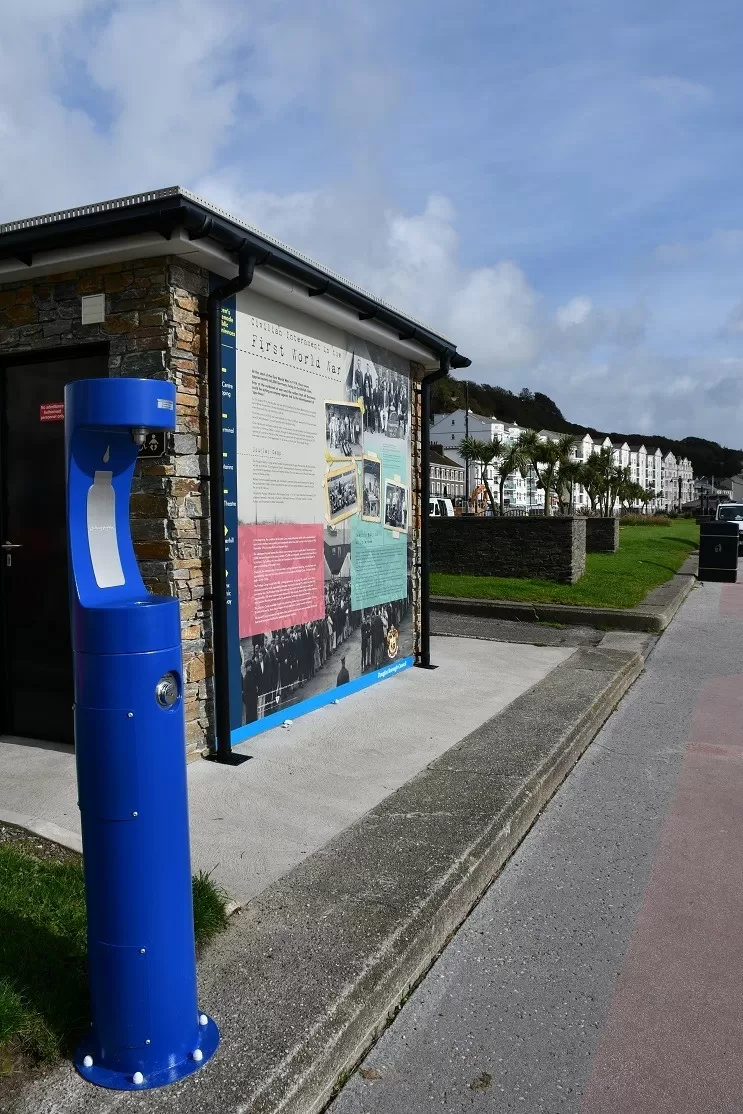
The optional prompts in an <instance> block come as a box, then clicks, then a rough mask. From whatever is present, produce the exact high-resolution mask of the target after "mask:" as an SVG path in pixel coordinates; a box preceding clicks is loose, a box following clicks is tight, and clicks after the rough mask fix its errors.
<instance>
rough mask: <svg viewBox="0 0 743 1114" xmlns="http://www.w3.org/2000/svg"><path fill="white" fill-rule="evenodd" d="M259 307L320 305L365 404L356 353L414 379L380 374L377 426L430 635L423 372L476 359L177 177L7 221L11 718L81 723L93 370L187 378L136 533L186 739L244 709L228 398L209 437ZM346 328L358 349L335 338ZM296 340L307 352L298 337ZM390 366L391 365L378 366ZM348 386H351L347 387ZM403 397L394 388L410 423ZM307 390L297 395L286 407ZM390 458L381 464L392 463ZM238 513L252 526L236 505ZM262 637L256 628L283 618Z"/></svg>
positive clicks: (204, 743)
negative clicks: (177, 642)
mask: <svg viewBox="0 0 743 1114" xmlns="http://www.w3.org/2000/svg"><path fill="white" fill-rule="evenodd" d="M236 276H237V277H240V278H242V280H245V279H246V278H247V282H245V281H243V286H244V287H245V289H244V291H243V292H242V293H236V290H235V288H234V287H233V289H232V290H231V291H230V294H229V295H227V294H225V292H224V288H223V285H222V287H220V284H224V282H225V280H228V281H229V280H236ZM234 286H235V287H237V286H239V283H238V282H237V281H235V284H234ZM220 290H221V293H220ZM210 295H211V299H210ZM218 296H219V299H220V300H219V301H218V300H217V299H218ZM230 298H231V299H232V300H231V301H230ZM240 299H243V301H241V300H240ZM251 299H252V300H251ZM210 304H211V310H212V313H214V311H215V308H216V314H217V316H216V320H217V321H219V320H220V317H219V312H220V305H221V308H222V318H221V321H222V329H221V337H217V336H215V333H219V330H214V329H212V335H210V330H209V310H210ZM236 305H237V311H236V310H235V306H236ZM256 305H260V306H262V307H264V312H265V315H266V316H267V317H269V318H271V319H272V320H271V322H269V323H268V325H266V328H268V329H270V330H273V331H274V332H275V333H280V332H281V331H282V330H283V333H284V334H286V336H287V337H290V336H291V337H294V338H295V339H294V341H292V344H295V346H296V344H299V342H300V341H302V337H301V336H299V334H298V333H296V330H295V331H294V332H293V331H292V330H293V329H294V328H295V327H294V326H293V325H292V322H293V320H294V318H293V317H292V314H294V315H295V317H296V319H297V320H298V321H300V322H305V323H306V332H307V336H305V337H304V340H303V341H302V343H304V345H305V348H308V347H312V346H313V345H314V346H316V347H317V348H318V351H320V348H321V346H322V345H325V347H326V348H327V349H328V351H330V349H331V348H332V346H333V345H335V348H333V351H334V352H336V353H337V355H338V357H339V361H340V363H342V362H343V360H344V359H345V361H346V362H345V364H343V368H344V371H343V374H344V375H345V374H346V371H345V369H346V368H347V367H348V368H349V370H348V373H347V374H348V378H347V380H346V394H345V396H343V397H344V399H345V400H349V399H351V400H356V401H350V402H347V403H346V404H347V405H348V406H354V405H355V406H357V407H358V408H359V412H361V411H362V410H363V404H362V399H361V396H360V393H359V392H360V391H361V390H362V389H363V383H362V381H361V375H362V372H361V371H360V370H358V369H359V367H361V365H363V363H364V360H363V359H361V357H360V356H359V353H363V354H364V356H365V357H368V359H367V364H368V367H369V368H371V371H370V372H367V374H368V375H369V379H370V382H371V381H379V382H381V377H383V376H387V377H388V378H389V376H392V375H393V374H394V375H397V376H398V379H399V377H400V375H402V377H403V379H404V380H405V382H406V383H409V390H408V389H407V388H406V389H403V388H402V387H400V386H399V385H398V387H397V388H396V392H397V393H396V394H394V395H393V394H392V393H390V394H389V395H387V394H382V393H381V387H380V397H381V398H383V399H384V402H383V405H384V407H385V408H386V410H385V413H384V415H383V418H384V430H383V431H382V428H381V426H382V419H381V418H379V417H378V418H377V420H378V421H379V423H380V429H379V436H382V432H383V433H384V434H385V435H387V434H390V435H392V433H393V432H394V434H395V435H396V436H398V438H402V437H405V438H407V441H406V442H405V443H408V442H409V443H410V454H411V455H410V477H409V484H408V487H409V489H410V490H409V497H408V495H407V494H406V487H405V484H404V483H403V482H402V481H400V482H399V483H398V487H396V488H395V490H394V491H393V495H394V496H395V497H396V498H397V500H398V503H399V501H400V500H403V502H404V501H405V499H406V498H409V509H408V511H406V516H407V513H409V553H410V554H412V556H409V563H410V570H409V574H408V579H409V584H410V593H411V596H412V605H413V613H414V617H415V618H414V623H413V626H414V631H415V644H414V647H413V652H414V653H418V652H419V651H420V645H419V638H420V618H419V616H420V608H421V598H420V585H419V567H420V531H421V514H420V508H421V496H422V495H424V494H425V490H424V486H425V485H424V479H423V472H422V468H421V464H422V459H421V458H422V456H423V455H424V454H425V448H424V447H423V446H422V443H421V436H420V430H421V421H422V412H421V408H422V406H423V405H424V404H425V397H426V395H427V393H428V392H427V390H425V389H423V384H424V383H425V382H426V381H427V380H429V379H431V378H435V377H436V376H437V375H439V374H441V373H442V369H443V368H445V367H447V366H452V367H457V366H467V364H468V362H469V361H467V360H466V359H465V358H464V357H462V356H459V355H458V354H457V352H456V349H455V347H454V345H453V344H451V342H449V341H448V340H446V338H444V337H441V336H440V335H438V334H437V333H434V332H433V331H431V330H430V329H428V328H427V327H426V326H424V325H422V324H421V323H419V322H417V321H415V320H413V319H411V318H410V317H407V316H405V315H404V314H402V313H400V312H398V311H397V310H395V309H394V308H393V307H391V306H390V305H388V304H387V303H386V302H384V301H383V300H381V299H379V298H376V297H374V296H373V295H371V294H368V293H367V292H366V291H364V290H362V289H361V288H359V287H357V286H355V285H354V284H353V283H350V282H348V281H346V280H344V279H343V278H341V277H340V276H338V275H336V274H335V273H334V272H332V271H329V270H327V269H325V268H323V267H321V266H319V265H317V264H315V263H313V262H312V261H311V260H309V259H307V258H306V257H304V256H302V255H300V254H298V253H296V252H293V251H291V249H289V248H287V247H286V246H285V245H283V244H281V243H280V242H278V241H276V240H274V239H272V238H271V237H270V236H267V235H265V234H263V233H261V232H259V231H258V230H256V229H254V228H252V227H251V226H249V225H247V224H244V223H242V222H241V221H239V220H236V219H235V218H233V217H231V216H230V215H229V214H227V213H224V212H223V211H221V210H219V209H216V208H215V207H213V206H211V205H209V204H208V203H207V202H205V201H203V200H202V199H200V198H198V197H196V196H194V195H192V194H190V193H189V192H188V191H185V190H182V189H180V188H178V187H173V188H169V189H164V190H158V191H154V192H151V193H143V194H139V195H135V196H130V197H125V198H120V199H117V200H113V201H108V202H104V203H100V204H95V205H87V206H84V207H81V208H77V209H72V210H67V211H64V212H58V213H52V214H50V215H46V216H41V217H35V218H31V219H29V220H20V221H12V222H9V223H7V224H0V385H1V387H2V395H1V396H0V406H1V407H2V414H1V415H0V417H1V418H2V454H3V455H2V460H3V472H2V486H1V489H0V500H1V508H0V509H1V510H2V520H3V525H2V529H3V533H4V536H3V538H2V542H3V546H4V557H3V566H2V608H3V627H4V635H5V654H4V662H5V676H4V685H3V694H2V708H1V710H0V714H1V715H2V719H1V721H0V733H6V734H13V735H18V736H29V737H38V738H46V739H54V740H57V741H71V732H72V723H71V714H70V705H71V654H70V634H69V622H68V617H67V584H66V581H67V571H66V543H65V528H64V456H63V408H62V399H63V388H64V385H65V383H66V382H68V381H70V380H72V379H76V378H84V377H107V376H137V377H145V378H162V379H168V380H170V381H171V382H173V383H174V384H175V387H176V392H177V394H176V400H177V431H176V433H175V434H173V435H171V436H169V437H167V438H164V437H163V439H162V441H158V439H157V438H154V439H150V443H149V445H148V444H146V445H145V451H144V452H143V454H142V459H141V460H140V461H139V464H138V470H137V474H136V477H135V486H134V489H133V494H132V500H131V514H132V519H133V537H134V541H135V548H136V553H137V557H138V560H139V563H140V568H141V572H142V575H143V579H144V581H145V583H146V585H147V586H148V588H149V589H150V590H151V591H153V592H156V593H165V594H170V595H173V596H176V597H177V598H178V599H179V601H180V605H181V619H182V637H183V653H184V676H183V698H184V707H185V717H186V732H187V747H188V750H189V753H190V754H191V755H195V754H198V753H202V752H204V751H205V750H206V749H207V748H209V747H212V746H213V745H214V740H215V731H216V730H217V727H218V723H217V721H218V720H219V710H220V708H221V709H223V711H224V709H225V708H226V707H227V706H228V705H229V703H230V700H231V701H232V705H233V706H235V704H237V706H238V707H239V705H240V700H241V698H240V696H239V694H238V695H237V697H236V694H235V691H234V685H233V686H232V691H231V693H230V691H229V690H230V681H229V677H228V674H230V675H234V670H235V660H234V656H235V653H238V664H237V669H238V673H237V680H238V683H239V682H240V673H239V669H240V661H241V660H242V659H243V658H244V656H245V646H244V642H245V640H242V641H241V644H240V647H239V648H238V650H236V649H235V647H234V646H233V647H232V650H231V651H230V652H231V653H232V655H233V657H232V659H231V661H230V663H229V665H227V663H226V662H224V661H223V659H220V646H225V645H226V640H227V637H228V635H227V627H228V624H229V622H231V618H230V616H231V615H232V614H233V613H232V612H230V611H229V610H228V607H229V604H230V603H232V604H235V605H236V604H237V601H236V600H235V599H234V598H232V599H231V598H230V590H229V588H226V587H225V585H224V583H223V582H222V580H221V578H220V577H215V578H214V579H212V576H211V564H212V562H211V538H210V530H211V526H212V519H213V518H214V516H211V517H210V504H211V505H212V506H216V500H223V501H224V514H225V522H227V523H229V521H230V515H231V514H232V513H233V511H232V510H231V509H230V508H231V507H232V508H233V509H234V503H233V501H232V500H231V499H230V500H228V497H227V495H225V494H223V492H224V491H226V490H227V488H226V487H224V486H223V484H227V479H228V477H227V474H226V473H224V474H223V472H222V460H221V456H217V447H219V448H220V449H221V448H222V445H221V444H219V446H218V445H217V443H218V442H220V443H221V442H222V441H224V448H225V449H226V450H229V452H233V451H235V452H236V451H237V450H236V449H235V433H236V431H235V428H234V423H233V426H230V423H229V422H228V421H223V418H224V414H222V416H221V417H220V416H219V415H217V416H216V418H213V419H212V439H211V440H210V406H212V407H213V400H210V397H209V377H210V367H214V368H216V371H215V372H214V375H215V376H216V378H212V382H213V383H216V384H217V385H218V386H219V384H220V382H221V390H222V394H223V400H222V408H221V409H222V410H225V412H226V403H225V402H224V396H225V383H226V379H225V378H224V377H225V375H226V371H225V366H224V365H225V362H226V360H227V357H228V356H230V352H231V358H232V359H233V362H234V360H235V358H237V363H238V373H237V374H238V375H240V374H242V373H241V372H240V370H239V366H240V360H241V359H243V358H244V354H243V353H242V352H237V353H236V352H235V350H234V345H235V341H234V336H235V333H234V329H233V331H232V338H233V339H232V341H230V339H229V335H230V329H229V313H232V314H233V319H234V315H235V313H236V312H241V313H243V317H244V318H245V320H248V315H249V314H250V313H255V312H256V310H255V306H256ZM230 306H231V307H232V309H229V307H230ZM225 307H227V308H225ZM241 307H242V309H241ZM266 307H268V308H266ZM225 312H227V314H228V317H227V318H225ZM274 319H275V321H277V322H279V323H278V324H275V323H273V322H274ZM212 320H215V318H214V316H213V317H212ZM295 333H296V335H295ZM308 337H309V339H308ZM344 337H345V338H347V343H346V348H349V346H350V348H351V349H352V355H350V356H349V355H348V352H347V351H346V350H345V349H344V350H343V351H342V352H341V350H340V348H339V347H338V346H339V345H340V343H341V340H342V338H344ZM316 338H321V339H316ZM322 338H325V339H324V340H323V339H322ZM339 338H341V339H339ZM348 338H350V340H348ZM274 339H275V338H274ZM218 341H220V343H219V344H218V343H217V342H218ZM230 344H232V349H231V350H230V348H229V346H230ZM380 353H383V354H384V353H386V354H387V355H386V356H384V355H381V356H380ZM220 356H221V364H222V366H221V368H220ZM210 357H211V362H210ZM245 358H247V357H245ZM285 358H286V360H287V361H288V360H289V359H290V352H289V341H288V340H287V351H286V357H285ZM305 358H307V357H305ZM385 359H386V361H387V363H386V364H384V361H385ZM215 360H216V363H215ZM349 360H350V367H349ZM375 360H376V363H375ZM380 360H381V361H382V363H381V364H380ZM340 363H339V366H340ZM393 364H394V367H395V368H396V369H397V370H396V371H395V372H394V373H393V372H392V371H391V372H389V375H388V373H387V372H386V371H385V372H380V371H376V372H375V368H379V367H381V366H382V365H384V366H385V367H387V366H388V365H390V366H391V365H393ZM266 366H268V365H266ZM354 369H356V370H354ZM401 369H402V370H401ZM335 371H336V372H337V368H336V369H335ZM357 376H358V390H357V389H356V377H357ZM375 377H376V379H375ZM277 382H278V380H277ZM396 382H397V381H396ZM349 383H350V384H351V386H350V387H349V386H348V384H349ZM393 386H394V384H393ZM333 389H334V391H335V392H336V393H337V392H338V391H340V389H341V388H340V386H338V387H334V388H333ZM277 390H278V388H277ZM282 390H284V388H282ZM385 390H387V387H385ZM349 392H350V393H349ZM354 392H356V393H354ZM390 392H392V387H390ZM289 393H290V392H289ZM284 394H285V395H286V390H284ZM357 396H358V397H357ZM331 397H333V396H332V394H331ZM392 398H396V399H397V403H396V406H397V410H396V411H395V413H394V425H393V409H392V406H393V403H392V401H391V400H392ZM295 402H296V400H294V401H292V400H290V399H289V398H286V399H285V402H284V415H285V418H284V420H285V421H289V420H290V419H289V418H288V417H286V415H290V414H291V409H290V407H291V406H292V405H294V404H295ZM321 405H322V402H320V406H321ZM380 405H382V404H381V403H380ZM403 405H404V406H405V407H406V408H407V409H406V412H405V415H404V416H403V414H402V410H403ZM377 410H379V407H377ZM387 421H389V428H388V426H387V424H386V423H387ZM403 423H404V428H403ZM318 424H319V423H318ZM357 424H360V423H357ZM365 428H366V420H365ZM238 432H239V431H238ZM253 435H255V437H258V433H256V432H255V430H253V433H252V434H251V432H250V431H247V428H246V429H245V430H243V434H242V436H243V445H242V449H243V453H244V451H245V445H246V444H248V443H249V441H250V438H251V437H252V436H253ZM280 437H281V431H280V429H278V428H277V431H276V438H279V439H280ZM400 443H401V444H402V441H400ZM348 451H349V452H352V450H348ZM227 455H228V453H227V452H226V451H225V452H224V456H225V457H226V456H227ZM358 466H359V468H360V467H361V463H360V460H359V465H358ZM225 467H226V464H225ZM369 468H370V474H371V475H372V479H373V478H374V477H373V467H372V466H371V465H370V466H369ZM365 475H366V473H365ZM379 476H381V478H382V480H383V479H384V476H383V473H382V472H381V466H380V473H379ZM379 476H378V479H377V482H378V483H379ZM360 482H361V480H360V479H359V483H360ZM389 483H390V484H392V486H393V487H394V484H393V483H392V481H389ZM398 513H399V512H398ZM279 518H280V515H279ZM234 519H235V524H237V511H236V510H234ZM381 528H382V527H381V524H380V529H381ZM405 528H406V529H407V528H408V522H407V517H406V518H405ZM335 530H336V532H338V531H340V530H341V526H336V527H335ZM395 536H397V534H396V535H395ZM230 544H232V547H233V550H234V551H235V552H236V544H237V543H236V540H235V539H234V538H231V537H228V538H227V540H226V542H225V551H227V550H228V548H229V545H230ZM11 547H13V548H11ZM217 556H218V557H219V560H218V561H215V566H216V565H218V566H219V567H220V568H221V566H222V564H224V562H225V561H228V557H229V554H227V556H225V557H222V554H221V553H218V554H217ZM235 560H237V558H236V557H235ZM232 594H233V597H234V595H235V593H234V584H233V586H232ZM234 610H236V607H235V609H234ZM241 621H242V620H241ZM292 629H294V628H292ZM235 631H237V626H236V625H235ZM252 638H253V641H254V642H256V643H257V641H258V640H259V639H260V638H264V639H265V638H270V635H261V634H257V635H255V634H254V635H252ZM215 650H216V656H217V661H218V663H219V662H220V661H223V664H222V665H221V673H220V669H219V668H218V669H217V676H216V680H215ZM254 652H255V653H256V654H257V652H258V651H257V650H255V651H254ZM311 664H313V665H314V663H311ZM243 666H244V661H243ZM297 684H299V682H297ZM280 691H281V683H278V688H277V690H276V692H275V693H274V694H273V695H272V697H271V699H273V700H274V701H275V704H276V707H277V708H278V706H279V703H280V700H279V695H277V694H280ZM242 700H243V702H244V700H245V697H244V695H243V697H242ZM267 708H268V705H267V706H266V714H267ZM224 715H225V716H226V715H227V712H226V711H224ZM222 742H224V740H220V744H221V743H222ZM229 742H230V740H227V745H229Z"/></svg>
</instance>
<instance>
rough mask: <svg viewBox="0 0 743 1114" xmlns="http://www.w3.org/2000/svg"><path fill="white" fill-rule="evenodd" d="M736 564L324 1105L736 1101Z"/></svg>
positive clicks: (566, 1113)
mask: <svg viewBox="0 0 743 1114" xmlns="http://www.w3.org/2000/svg"><path fill="white" fill-rule="evenodd" d="M741 864H743V584H739V585H735V586H724V587H723V586H719V585H702V586H700V587H698V588H697V589H695V590H694V591H693V592H692V594H691V596H690V597H689V599H688V601H687V603H686V604H685V605H684V607H683V609H682V611H681V613H680V615H679V617H678V618H677V619H676V621H675V622H674V623H673V624H672V626H671V627H670V628H669V630H668V631H667V632H666V633H665V635H664V636H663V637H662V638H661V639H660V641H659V643H658V644H657V646H656V648H655V650H654V651H653V653H652V656H651V657H650V659H649V661H648V664H647V669H646V672H645V674H644V675H643V676H642V677H641V678H640V679H639V680H638V681H637V682H636V684H635V686H634V688H633V689H632V690H631V692H630V693H629V694H628V696H627V697H625V699H624V701H623V702H622V704H621V705H620V707H619V709H618V711H617V712H616V713H615V715H614V716H613V717H612V718H611V719H610V720H609V722H608V723H607V725H606V726H605V728H604V729H603V731H602V732H601V733H600V734H599V736H598V737H597V739H596V740H595V741H594V743H593V744H592V746H591V747H590V748H589V750H588V752H587V754H586V755H585V756H584V758H583V759H582V760H581V762H580V763H579V765H578V766H577V767H576V769H575V770H574V772H573V773H572V774H571V776H570V777H569V779H568V780H567V782H566V783H565V785H564V786H563V788H562V789H561V790H560V792H559V793H558V795H557V796H556V797H555V799H554V800H553V801H552V802H551V804H550V805H549V806H548V808H547V809H546V811H545V814H544V815H543V816H542V817H541V818H540V820H539V821H538V823H537V824H536V825H535V827H534V828H533V829H532V831H531V832H530V833H529V835H528V836H527V838H526V839H525V840H524V842H523V844H522V845H521V847H520V849H519V850H518V852H517V853H516V855H515V856H514V857H513V859H512V860H511V862H510V863H509V865H508V866H507V868H506V869H505V870H504V871H503V873H502V874H501V876H500V878H499V879H498V880H497V881H496V882H495V883H494V885H493V886H492V887H491V889H490V890H489V891H488V893H487V894H486V895H485V897H484V898H483V900H482V901H481V903H480V904H479V905H478V907H477V908H476V909H475V911H474V912H473V913H472V915H471V916H470V917H469V919H468V921H467V922H466V923H465V925H464V926H463V927H462V929H461V930H460V931H459V933H458V934H457V935H456V937H455V938H454V940H453V941H452V943H451V945H450V946H449V947H448V948H447V949H446V951H445V952H444V953H443V955H442V957H441V958H440V959H439V961H438V962H437V963H436V965H435V966H434V967H433V968H432V970H431V972H430V973H429V975H428V976H427V978H426V979H425V980H424V981H423V983H422V984H421V986H420V987H419V989H418V990H417V991H416V992H415V993H414V994H413V996H412V997H411V999H410V1000H409V1001H408V1003H407V1004H406V1005H405V1006H404V1008H403V1009H402V1011H401V1012H400V1014H399V1015H398V1017H397V1018H396V1020H395V1022H394V1023H393V1025H392V1026H391V1028H390V1029H389V1030H388V1031H387V1033H386V1034H385V1035H384V1036H383V1037H382V1039H381V1040H380V1041H379V1042H378V1044H377V1046H376V1047H375V1048H374V1049H373V1050H372V1052H371V1053H370V1055H369V1056H368V1057H367V1059H366V1061H365V1062H364V1064H363V1065H362V1067H361V1070H360V1071H359V1072H357V1073H356V1075H355V1076H354V1077H353V1078H352V1079H351V1081H350V1082H349V1083H348V1084H347V1086H346V1088H345V1090H344V1091H343V1092H342V1093H341V1095H340V1097H339V1098H338V1099H337V1100H336V1102H335V1103H334V1104H333V1106H332V1108H331V1110H332V1114H382V1112H384V1114H403V1112H405V1114H418V1112H420V1114H424V1112H425V1114H429V1112H430V1111H432V1110H435V1109H445V1110H447V1111H471V1110H478V1109H480V1110H483V1111H493V1112H495V1111H498V1112H499V1114H500V1112H503V1114H505V1112H507V1111H527V1112H528V1114H531V1112H532V1111H546V1112H549V1114H609V1112H610V1111H611V1112H612V1114H686V1112H688V1114H728V1112H729V1114H733V1112H735V1111H739V1110H741V1109H743V1098H742V1097H741V1096H742V1095H743V1055H742V1053H743V866H742V865H741Z"/></svg>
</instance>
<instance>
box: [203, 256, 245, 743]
mask: <svg viewBox="0 0 743 1114" xmlns="http://www.w3.org/2000/svg"><path fill="white" fill-rule="evenodd" d="M256 263H257V260H256V257H255V255H246V256H244V257H241V258H240V260H239V269H238V272H237V275H236V276H235V278H233V279H230V281H229V282H225V283H223V284H222V286H217V287H215V289H214V290H212V292H211V293H210V295H209V298H208V301H207V322H208V329H209V334H208V345H209V348H208V353H207V379H208V383H209V518H210V530H209V537H210V548H211V580H212V647H213V653H214V720H215V733H216V737H217V749H216V753H214V754H212V755H210V757H212V758H214V759H215V760H216V761H217V762H224V763H227V764H229V765H237V764H238V763H239V762H240V761H242V760H243V758H244V756H242V755H235V754H233V753H232V743H231V726H230V672H229V669H230V665H229V657H230V652H229V639H228V631H227V594H226V579H225V571H226V562H225V557H224V494H223V487H224V485H223V483H222V303H223V302H226V301H227V299H228V298H231V297H232V295H233V294H237V293H239V291H241V290H245V289H246V288H247V287H248V286H250V284H251V282H252V281H253V275H254V273H255V267H256Z"/></svg>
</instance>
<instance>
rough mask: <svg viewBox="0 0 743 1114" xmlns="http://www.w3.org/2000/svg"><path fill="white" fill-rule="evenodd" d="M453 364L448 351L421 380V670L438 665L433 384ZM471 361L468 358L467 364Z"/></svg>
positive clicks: (419, 659)
mask: <svg viewBox="0 0 743 1114" xmlns="http://www.w3.org/2000/svg"><path fill="white" fill-rule="evenodd" d="M461 358H462V359H464V357H461ZM450 364H451V354H450V352H446V353H445V354H444V355H443V356H442V357H441V363H440V365H439V367H437V368H436V369H435V370H434V371H429V373H428V374H427V375H424V376H423V379H422V381H421V392H422V399H421V541H420V544H421V564H420V592H421V643H420V654H419V655H418V661H417V662H416V665H418V666H420V668H421V669H436V668H437V667H436V666H435V665H432V664H431V549H430V546H431V541H430V539H431V516H430V514H429V506H428V503H429V499H430V495H431V384H432V383H434V382H435V381H436V380H437V379H443V378H444V376H445V375H447V374H448V372H449V368H450ZM469 364H470V361H469V360H467V363H466V364H465V366H466V367H469ZM460 366H461V365H460Z"/></svg>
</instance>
